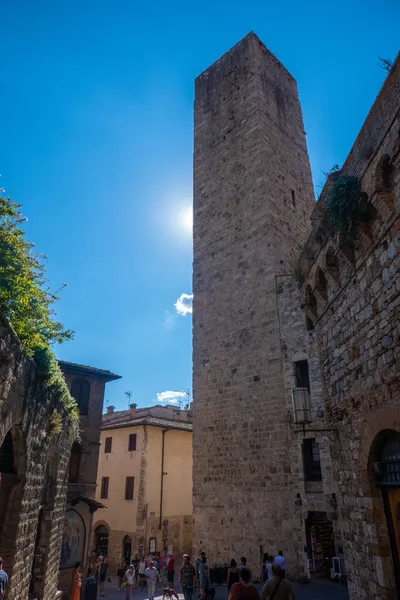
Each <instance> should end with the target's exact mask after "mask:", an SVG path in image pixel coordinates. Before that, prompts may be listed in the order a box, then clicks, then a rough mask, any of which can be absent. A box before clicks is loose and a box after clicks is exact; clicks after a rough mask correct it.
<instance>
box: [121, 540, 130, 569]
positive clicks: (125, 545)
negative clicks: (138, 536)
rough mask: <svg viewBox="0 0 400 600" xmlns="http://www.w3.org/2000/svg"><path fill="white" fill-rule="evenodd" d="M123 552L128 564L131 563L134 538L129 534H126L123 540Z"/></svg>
mask: <svg viewBox="0 0 400 600" xmlns="http://www.w3.org/2000/svg"><path fill="white" fill-rule="evenodd" d="M122 554H123V555H124V558H125V560H126V562H127V563H128V565H130V564H131V554H132V540H131V538H130V537H129V535H126V536H125V537H124V539H123V541H122Z"/></svg>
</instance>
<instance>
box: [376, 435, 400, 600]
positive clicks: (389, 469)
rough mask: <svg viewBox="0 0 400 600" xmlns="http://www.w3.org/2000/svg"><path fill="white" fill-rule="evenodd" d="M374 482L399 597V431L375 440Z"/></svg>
mask: <svg viewBox="0 0 400 600" xmlns="http://www.w3.org/2000/svg"><path fill="white" fill-rule="evenodd" d="M375 444H376V445H375V448H376V454H375V456H376V457H377V459H378V460H377V461H376V462H375V463H374V471H375V477H376V483H377V485H378V486H379V487H380V488H381V492H382V498H383V505H384V509H385V515H386V521H387V527H388V533H389V540H390V546H391V550H392V558H393V568H394V573H395V579H396V587H397V594H398V597H399V598H400V433H399V432H398V431H393V430H390V429H388V430H385V431H382V432H381V433H380V434H379V435H378V436H377V439H376V442H375Z"/></svg>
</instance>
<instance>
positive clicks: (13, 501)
mask: <svg viewBox="0 0 400 600" xmlns="http://www.w3.org/2000/svg"><path fill="white" fill-rule="evenodd" d="M25 478H26V446H25V441H24V437H23V435H22V432H21V430H20V428H19V427H18V426H17V425H13V426H12V427H11V428H10V429H9V430H8V432H7V433H6V435H5V437H4V439H3V443H2V444H1V447H0V555H1V556H2V558H3V565H4V568H5V569H8V575H9V577H10V579H12V575H13V561H14V558H15V552H16V541H17V533H18V526H19V522H20V515H21V503H22V498H23V494H24V488H25Z"/></svg>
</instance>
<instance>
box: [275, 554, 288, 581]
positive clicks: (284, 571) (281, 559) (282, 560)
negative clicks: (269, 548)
mask: <svg viewBox="0 0 400 600" xmlns="http://www.w3.org/2000/svg"><path fill="white" fill-rule="evenodd" d="M275 564H276V565H279V566H280V568H281V577H286V575H287V569H286V561H285V558H284V556H283V552H282V550H279V552H278V555H277V556H275Z"/></svg>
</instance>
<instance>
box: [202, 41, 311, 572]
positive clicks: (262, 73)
mask: <svg viewBox="0 0 400 600" xmlns="http://www.w3.org/2000/svg"><path fill="white" fill-rule="evenodd" d="M313 205H314V196H313V188H312V181H311V172H310V165H309V159H308V154H307V148H306V141H305V133H304V125H303V119H302V112H301V108H300V104H299V99H298V93H297V86H296V82H295V80H294V79H293V77H292V76H291V75H290V73H288V71H287V70H286V69H285V68H284V67H283V65H282V64H281V63H280V62H279V61H278V60H277V59H276V58H275V56H273V55H272V54H271V53H270V52H269V51H268V50H267V49H266V48H265V46H264V45H263V44H262V43H261V42H260V40H259V39H258V38H257V36H256V35H254V34H253V33H250V34H248V35H247V36H246V37H245V38H244V39H242V40H241V41H240V42H239V43H238V44H237V45H236V46H235V47H234V48H232V49H231V50H230V51H229V52H227V53H226V54H225V55H224V56H222V58H220V59H219V60H218V61H217V62H216V63H214V64H213V65H212V66H211V67H210V68H209V69H207V70H206V71H204V72H203V73H202V74H201V75H200V76H199V77H198V78H197V79H196V84H195V144H194V273H193V292H194V313H193V318H194V320H193V392H194V440H193V450H194V456H193V496H194V500H193V502H194V540H193V548H194V552H198V551H200V550H201V549H205V550H206V552H207V554H208V555H209V556H210V560H211V561H212V562H214V561H218V562H220V561H225V560H228V559H230V558H231V557H236V558H237V559H238V558H239V557H240V556H241V555H246V556H247V558H248V561H249V563H250V565H251V566H253V567H255V566H256V565H258V564H259V553H260V550H261V548H260V545H261V544H263V545H264V550H266V549H267V550H268V551H270V552H275V551H276V550H277V549H278V547H279V546H281V545H282V546H283V547H284V549H285V550H286V551H288V552H289V551H290V543H291V542H290V540H291V537H293V536H291V531H292V530H293V522H292V513H293V507H294V499H295V496H296V494H295V490H294V487H293V486H292V483H291V481H292V476H291V469H292V466H291V459H290V447H289V446H290V435H289V425H288V422H287V413H288V410H289V408H290V395H289V394H287V393H286V391H285V389H284V385H283V374H282V350H281V338H280V323H279V314H278V306H277V277H279V276H282V275H290V274H291V275H293V273H294V268H295V262H296V259H297V257H298V254H299V252H300V248H301V247H302V245H303V244H304V242H305V240H306V238H307V235H308V233H309V217H310V214H311V211H312V208H313ZM300 526H301V525H300ZM294 543H295V541H293V544H294Z"/></svg>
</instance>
